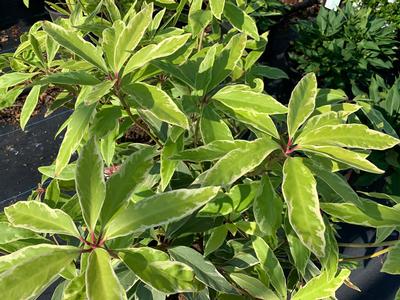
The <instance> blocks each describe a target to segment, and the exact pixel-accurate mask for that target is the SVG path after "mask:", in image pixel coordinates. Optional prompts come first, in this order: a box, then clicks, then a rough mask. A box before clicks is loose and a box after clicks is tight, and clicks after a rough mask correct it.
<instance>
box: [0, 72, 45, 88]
mask: <svg viewBox="0 0 400 300" xmlns="http://www.w3.org/2000/svg"><path fill="white" fill-rule="evenodd" d="M37 74H38V73H22V72H14V73H7V74H4V75H2V76H1V77H0V89H7V88H9V87H11V86H14V85H17V84H19V83H22V82H24V81H26V80H28V79H31V78H32V77H33V76H35V75H37Z"/></svg>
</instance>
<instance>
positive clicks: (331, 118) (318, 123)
mask: <svg viewBox="0 0 400 300" xmlns="http://www.w3.org/2000/svg"><path fill="white" fill-rule="evenodd" d="M344 121H345V120H344V118H343V117H342V116H340V115H339V113H337V112H334V111H330V112H326V113H322V114H318V115H315V116H313V117H311V118H310V119H308V120H307V122H306V123H305V124H304V127H303V128H302V129H301V132H300V134H299V135H298V136H297V138H296V139H295V141H297V140H298V139H300V138H301V137H302V136H303V135H306V134H307V133H308V132H310V131H313V130H314V129H317V128H319V127H322V126H326V125H339V124H343V123H344Z"/></svg>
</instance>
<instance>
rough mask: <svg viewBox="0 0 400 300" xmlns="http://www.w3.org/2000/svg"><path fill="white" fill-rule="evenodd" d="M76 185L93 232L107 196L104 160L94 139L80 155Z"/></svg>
mask: <svg viewBox="0 0 400 300" xmlns="http://www.w3.org/2000/svg"><path fill="white" fill-rule="evenodd" d="M75 184H76V190H77V194H78V197H79V203H80V206H81V209H82V215H83V219H84V220H85V223H86V225H87V226H88V228H89V230H90V231H91V232H93V231H94V229H95V227H96V223H97V220H98V218H99V215H100V211H101V207H102V206H103V202H104V198H105V194H106V185H105V182H104V170H103V159H102V157H101V154H100V152H99V149H98V147H97V144H96V140H95V139H94V138H92V139H90V140H89V141H88V142H87V144H86V145H85V146H84V147H83V149H82V151H81V153H80V156H79V159H78V161H77V164H76V182H75Z"/></svg>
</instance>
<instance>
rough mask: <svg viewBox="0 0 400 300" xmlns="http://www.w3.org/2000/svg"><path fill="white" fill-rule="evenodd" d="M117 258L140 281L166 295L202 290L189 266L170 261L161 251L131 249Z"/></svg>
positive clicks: (124, 250) (124, 251)
mask: <svg viewBox="0 0 400 300" xmlns="http://www.w3.org/2000/svg"><path fill="white" fill-rule="evenodd" d="M118 256H119V257H120V258H121V260H122V261H123V262H124V263H125V264H126V265H127V266H128V268H129V269H131V270H132V271H133V272H134V273H135V274H136V275H137V276H138V277H139V278H140V280H142V281H143V282H145V283H146V284H148V285H150V286H151V287H153V288H155V289H157V290H158V291H161V292H164V293H166V294H175V293H178V292H196V291H199V290H201V289H203V288H204V286H203V285H202V284H201V283H200V282H198V281H197V280H196V279H195V277H194V273H193V270H192V269H191V268H190V267H189V266H187V265H185V264H183V263H181V262H175V261H170V260H169V257H168V255H167V254H166V253H164V252H162V251H159V250H155V249H152V248H149V247H141V248H131V249H123V250H121V251H120V252H119V253H118Z"/></svg>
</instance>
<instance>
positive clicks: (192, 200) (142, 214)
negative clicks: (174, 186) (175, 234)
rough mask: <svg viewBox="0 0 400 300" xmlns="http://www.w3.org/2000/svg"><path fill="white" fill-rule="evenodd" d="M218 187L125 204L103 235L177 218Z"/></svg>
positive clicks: (158, 223)
mask: <svg viewBox="0 0 400 300" xmlns="http://www.w3.org/2000/svg"><path fill="white" fill-rule="evenodd" d="M218 190H219V187H206V188H199V189H191V190H190V189H180V190H174V191H171V192H166V193H161V194H156V195H154V196H151V197H149V198H145V199H143V200H140V201H139V202H137V203H132V204H129V206H128V207H127V208H126V209H124V210H123V211H121V212H120V213H119V214H118V215H116V216H115V218H113V219H112V220H111V222H110V223H109V224H108V225H107V227H106V230H105V236H106V237H107V238H115V237H118V236H124V235H127V234H129V233H133V232H138V231H142V230H145V229H147V228H151V227H155V226H158V225H161V224H166V223H171V222H173V221H177V220H179V219H181V218H183V217H185V216H188V215H190V214H191V213H193V212H194V211H195V210H196V209H198V208H200V207H201V206H202V205H204V204H206V203H207V202H208V201H210V200H211V199H213V198H214V197H215V196H216V194H217V193H218Z"/></svg>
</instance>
